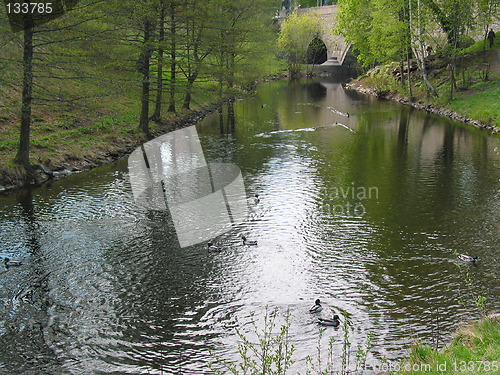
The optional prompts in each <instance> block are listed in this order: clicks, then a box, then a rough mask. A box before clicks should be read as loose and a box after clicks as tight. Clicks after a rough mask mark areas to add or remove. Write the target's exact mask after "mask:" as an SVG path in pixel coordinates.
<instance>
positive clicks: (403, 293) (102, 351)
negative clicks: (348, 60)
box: [0, 80, 500, 374]
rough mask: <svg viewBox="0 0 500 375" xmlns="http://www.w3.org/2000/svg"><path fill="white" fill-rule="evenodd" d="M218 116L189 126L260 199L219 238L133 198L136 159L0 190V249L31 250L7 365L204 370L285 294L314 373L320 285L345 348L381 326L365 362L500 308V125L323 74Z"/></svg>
mask: <svg viewBox="0 0 500 375" xmlns="http://www.w3.org/2000/svg"><path fill="white" fill-rule="evenodd" d="M347 113H348V114H349V117H348V116H347ZM218 121H219V116H218V115H217V114H214V115H212V116H211V117H209V118H207V119H206V120H205V121H203V122H202V123H201V124H199V125H198V126H197V128H198V132H199V135H200V138H201V142H202V146H203V149H204V152H205V157H206V158H207V160H208V161H215V162H220V161H223V162H228V163H234V164H236V165H238V166H239V167H240V168H241V170H242V171H243V175H244V180H245V185H246V188H247V194H248V196H251V195H253V194H254V193H258V194H260V196H261V202H260V203H259V204H258V205H252V206H251V208H250V212H251V214H250V216H249V218H248V220H247V222H246V223H245V224H244V225H243V226H241V227H239V228H236V229H235V230H234V231H232V232H229V233H227V234H226V235H224V236H222V237H220V238H218V239H216V240H217V241H218V242H220V243H223V244H225V245H226V248H225V250H224V251H223V252H221V253H216V254H213V253H211V254H209V253H207V251H206V249H205V245H204V244H200V245H198V246H192V247H188V248H184V249H182V248H180V247H179V245H178V243H177V239H176V237H175V231H174V227H173V224H172V222H171V220H170V217H169V215H168V213H166V212H158V211H156V212H155V211H148V210H146V209H142V208H139V207H137V206H135V204H134V202H133V198H132V193H131V189H130V181H129V178H128V172H127V161H126V160H122V161H119V162H116V163H113V164H111V165H108V166H105V167H102V168H99V169H96V170H93V171H90V172H86V173H83V174H79V175H75V176H72V177H69V178H67V179H65V180H63V181H57V182H54V183H53V184H52V185H50V186H45V187H42V188H38V189H34V190H32V191H24V192H19V193H16V194H12V195H10V196H1V197H0V234H1V239H0V255H1V257H2V258H3V257H11V258H21V259H22V260H23V262H24V265H23V266H22V267H19V268H10V269H5V268H3V269H1V270H0V300H1V303H0V373H2V374H4V373H5V374H140V373H144V374H149V373H151V374H161V373H164V374H208V373H210V371H209V370H208V369H207V364H208V363H213V362H214V361H215V359H214V358H215V357H214V354H210V352H209V351H210V350H212V351H214V352H215V353H217V355H218V356H220V357H222V358H225V359H229V360H233V359H237V344H238V343H239V342H240V340H239V339H238V337H237V335H236V332H235V329H236V328H238V329H239V330H241V332H243V333H244V334H246V335H248V336H249V337H250V338H252V337H254V334H253V332H252V324H251V322H252V319H254V318H252V316H254V317H255V319H256V321H257V325H259V326H260V327H262V319H263V316H264V314H265V311H266V306H269V309H274V308H276V309H277V311H278V316H279V317H278V322H277V323H278V325H280V324H281V323H283V321H284V320H283V319H284V316H285V314H286V312H287V311H289V314H290V318H289V319H290V332H291V333H290V340H291V342H292V343H293V344H294V345H295V347H296V352H295V355H294V359H295V360H296V361H297V362H296V364H295V365H294V370H295V371H294V372H293V373H294V374H295V373H297V371H300V373H302V374H303V373H304V372H305V369H306V367H305V357H306V356H308V355H311V356H315V355H316V347H317V343H318V337H319V327H318V325H317V324H316V317H315V316H313V315H311V314H309V312H308V309H309V307H310V306H311V305H312V303H313V301H314V300H315V299H316V298H320V299H321V300H322V302H323V305H324V307H325V308H324V311H323V312H322V313H321V316H323V317H330V316H331V314H333V313H337V314H339V315H341V314H342V313H344V314H349V316H350V318H349V323H350V326H349V327H350V328H349V336H350V337H349V341H350V342H351V344H352V350H356V349H357V348H358V347H363V346H364V345H365V344H366V340H367V336H368V334H369V333H370V332H373V335H374V336H373V344H374V347H373V349H372V350H371V352H370V354H369V356H368V363H369V364H372V365H374V364H376V363H380V361H381V360H383V359H384V358H387V359H388V360H389V361H396V360H398V359H400V358H402V357H404V356H405V354H406V347H407V346H408V344H410V343H411V342H413V341H414V340H416V339H419V340H421V341H423V342H428V343H431V344H435V343H436V340H437V341H438V345H442V344H444V343H445V342H446V340H448V339H449V338H450V337H451V334H452V332H453V331H454V330H455V329H456V328H457V327H458V326H459V325H460V324H462V323H464V322H466V321H468V320H469V319H474V318H477V317H478V316H479V314H480V311H479V309H478V307H477V305H476V302H475V300H476V298H477V297H478V296H484V297H486V303H485V309H486V311H493V310H495V309H499V308H500V301H499V298H498V297H499V293H500V283H499V278H500V276H499V275H500V272H499V271H500V269H499V260H498V259H499V248H500V246H499V243H500V240H499V238H500V237H499V217H498V212H499V211H500V210H499V208H500V207H499V206H500V204H499V199H498V198H499V195H500V194H499V192H498V190H499V183H498V180H499V178H500V173H499V164H500V157H499V156H498V155H497V153H496V152H495V150H494V149H495V147H497V146H498V142H496V141H495V139H494V138H493V137H491V136H488V135H487V134H485V133H484V132H479V131H476V130H474V129H470V128H464V127H463V126H461V125H458V124H454V123H451V122H449V121H447V120H444V119H441V118H437V117H435V116H432V115H429V114H426V113H424V112H420V111H414V110H412V109H410V108H408V107H404V106H399V105H397V104H394V103H390V102H384V101H376V100H374V99H373V98H370V97H366V96H361V95H359V94H357V93H354V92H347V91H344V90H343V88H342V86H341V85H340V84H338V83H334V82H329V81H326V80H323V81H320V80H318V81H301V82H296V83H290V84H289V83H288V82H282V81H280V82H272V83H267V84H263V85H262V86H261V87H260V88H259V90H258V92H257V95H256V96H255V97H253V98H250V99H248V100H244V101H237V102H236V103H235V131H234V132H232V133H231V132H230V133H229V134H224V135H221V134H220V127H219V122H218ZM224 121H226V118H225V119H224ZM224 128H225V129H227V128H229V129H230V128H231V126H230V125H227V124H224ZM240 233H244V234H246V235H247V237H249V238H252V239H255V240H258V241H259V245H258V246H256V247H247V246H242V245H241V243H240V239H239V237H238V235H239V234H240ZM457 252H458V253H468V254H471V255H477V256H479V259H480V261H479V262H478V264H477V267H473V266H470V265H468V264H462V263H460V262H459V261H458V260H457ZM343 335H344V332H343V330H342V328H341V329H339V330H334V329H327V330H326V331H325V332H324V334H323V337H322V339H321V340H322V346H323V349H324V350H326V346H327V343H328V340H329V339H330V337H335V339H336V342H335V343H334V350H335V355H336V356H338V357H340V351H341V343H342V339H343Z"/></svg>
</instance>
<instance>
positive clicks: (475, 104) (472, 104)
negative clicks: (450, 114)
mask: <svg viewBox="0 0 500 375" xmlns="http://www.w3.org/2000/svg"><path fill="white" fill-rule="evenodd" d="M499 103H500V81H487V82H478V83H476V84H474V85H472V86H471V87H470V89H469V90H468V91H467V92H464V93H460V94H459V96H457V97H456V98H454V99H453V100H451V101H449V102H448V107H449V108H450V109H451V110H453V111H455V112H457V113H460V114H463V115H466V116H468V117H471V118H473V119H477V120H479V121H481V122H483V123H485V124H492V125H495V126H497V127H499V128H500V104H499Z"/></svg>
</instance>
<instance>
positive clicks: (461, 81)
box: [351, 38, 500, 131]
mask: <svg viewBox="0 0 500 375" xmlns="http://www.w3.org/2000/svg"><path fill="white" fill-rule="evenodd" d="M499 39H500V38H497V40H496V43H495V45H494V48H492V49H487V50H486V51H483V42H482V41H481V42H477V43H476V44H474V45H472V46H471V47H469V48H467V49H466V50H463V51H462V52H461V53H460V55H459V56H458V57H457V71H456V75H455V77H456V86H457V87H456V88H455V89H454V90H453V93H452V90H451V84H450V69H449V61H447V60H445V59H442V58H441V57H440V56H439V55H431V56H429V57H428V58H427V66H428V72H427V74H428V76H429V80H430V82H431V84H432V85H433V87H434V88H435V89H436V91H437V93H438V96H437V97H432V96H431V95H429V93H428V91H427V89H426V87H425V85H424V83H423V81H422V79H421V76H420V73H419V72H418V71H417V70H416V69H414V70H413V71H412V72H411V73H410V77H411V85H412V87H411V95H410V91H409V88H408V84H407V79H406V78H407V77H406V75H405V78H404V80H403V82H402V81H401V79H400V77H399V75H398V73H399V64H397V63H393V64H388V65H384V66H379V67H376V68H374V69H371V70H370V71H368V72H367V73H366V74H365V75H363V76H361V77H360V78H359V79H358V80H356V81H355V82H352V83H351V87H353V88H356V89H359V90H360V91H363V90H364V91H366V92H371V93H373V94H375V95H377V96H379V97H386V98H391V99H396V100H402V101H406V100H407V101H411V102H413V103H419V104H421V105H423V106H433V107H435V108H438V111H437V112H436V113H437V114H442V115H448V114H449V113H450V112H454V113H455V114H456V115H457V116H455V117H457V118H458V119H460V117H463V120H465V118H467V119H470V120H476V121H479V122H481V123H482V124H485V125H487V126H491V127H493V128H496V131H498V130H499V129H500V105H499V104H498V103H500V62H499V59H498V54H499V48H500V40H499ZM415 64H416V63H414V64H413V65H414V66H415ZM405 69H407V68H406V67H405ZM410 97H411V100H410V99H408V98H410ZM440 112H441V113H440Z"/></svg>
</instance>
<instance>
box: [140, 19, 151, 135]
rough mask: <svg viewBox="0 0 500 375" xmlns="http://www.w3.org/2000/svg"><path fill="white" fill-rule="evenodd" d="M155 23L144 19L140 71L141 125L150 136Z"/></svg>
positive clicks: (143, 130)
mask: <svg viewBox="0 0 500 375" xmlns="http://www.w3.org/2000/svg"><path fill="white" fill-rule="evenodd" d="M152 29H153V25H152V23H151V21H150V20H149V19H147V18H146V19H145V20H144V47H143V51H142V52H141V57H140V71H141V73H142V93H141V117H140V119H139V127H140V128H141V130H142V132H143V133H144V134H146V136H148V137H150V136H151V132H150V130H149V87H150V73H149V63H150V60H151V44H150V43H151V38H152V35H151V34H152Z"/></svg>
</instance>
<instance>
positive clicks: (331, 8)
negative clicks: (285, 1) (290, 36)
mask: <svg viewBox="0 0 500 375" xmlns="http://www.w3.org/2000/svg"><path fill="white" fill-rule="evenodd" d="M337 9H338V8H337V5H327V6H322V7H312V8H302V9H301V8H299V9H298V12H299V15H302V14H306V13H316V14H318V15H319V17H320V27H321V33H320V35H319V36H318V38H319V39H320V40H321V42H322V43H323V44H324V48H326V56H325V58H324V59H322V60H323V61H321V60H320V61H321V62H320V63H321V64H322V65H339V66H340V65H342V64H343V63H344V59H345V57H346V55H347V52H348V51H349V48H350V47H351V45H350V44H346V41H345V39H344V37H343V36H340V35H333V33H332V30H333V28H334V27H335V14H336V13H337ZM285 18H286V11H285V10H282V11H280V14H279V21H280V23H282V22H283V21H284V20H285ZM304 48H305V49H311V48H318V41H317V40H311V41H309V44H308V45H307V46H304Z"/></svg>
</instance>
